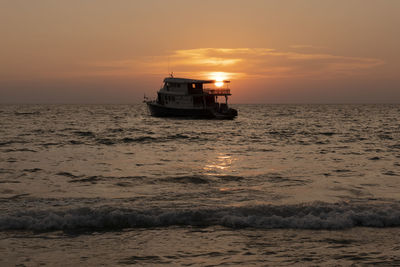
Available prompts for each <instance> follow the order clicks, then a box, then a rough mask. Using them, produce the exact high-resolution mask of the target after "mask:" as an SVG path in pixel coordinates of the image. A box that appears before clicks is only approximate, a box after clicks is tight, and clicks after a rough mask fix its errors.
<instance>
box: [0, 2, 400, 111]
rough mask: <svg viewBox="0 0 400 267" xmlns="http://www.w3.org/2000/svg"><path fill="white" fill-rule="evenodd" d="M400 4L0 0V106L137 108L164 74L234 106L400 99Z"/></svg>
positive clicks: (379, 101) (395, 100)
mask: <svg viewBox="0 0 400 267" xmlns="http://www.w3.org/2000/svg"><path fill="white" fill-rule="evenodd" d="M398 14H400V1H398V0H380V1H376V0H324V1H320V0H293V1H288V0H276V1H268V0H266V1H261V0H260V1H258V0H250V1H241V0H212V1H211V0H202V1H200V0H199V1H195V0H192V1H191V0H170V1H165V0H138V1H130V0H116V1H108V0H87V1H82V0H69V1H52V0H39V1H22V0H0V36H1V39H0V40H1V42H0V48H1V49H0V103H139V102H140V101H142V100H143V95H144V94H146V95H147V96H153V97H154V96H155V95H156V91H157V90H158V89H159V88H160V86H161V84H162V80H163V78H164V77H166V76H168V74H169V72H171V71H172V72H173V73H174V75H175V76H176V77H186V78H199V79H201V78H206V79H208V78H212V76H213V73H216V72H218V73H222V74H223V76H225V77H226V78H227V79H230V80H231V84H230V87H231V90H232V94H233V95H232V97H231V103H400V75H399V70H400V53H399V47H400V34H399V26H400V16H399V15H398Z"/></svg>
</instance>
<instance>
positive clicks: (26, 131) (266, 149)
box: [0, 104, 400, 266]
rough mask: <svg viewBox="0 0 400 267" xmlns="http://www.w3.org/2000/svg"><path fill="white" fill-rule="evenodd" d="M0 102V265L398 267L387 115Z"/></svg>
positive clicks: (398, 150) (396, 174) (397, 214)
mask: <svg viewBox="0 0 400 267" xmlns="http://www.w3.org/2000/svg"><path fill="white" fill-rule="evenodd" d="M235 108H237V109H238V111H239V116H238V118H237V119H235V120H231V121H220V120H190V119H172V118H164V119H162V118H154V117H151V116H149V114H148V112H147V110H146V107H145V106H144V104H138V105H2V106H0V256H1V257H0V265H1V266H15V265H18V266H38V265H49V266H70V265H78V266H82V265H91V266H98V265H111V266H116V265H121V266H125V265H139V266H140V265H141V266H160V265H173V266H220V265H227V266H249V265H255V266H277V265H300V266H301V265H314V266H317V265H328V266H337V265H351V264H356V265H384V266H387V265H400V120H399V118H400V105H236V106H235Z"/></svg>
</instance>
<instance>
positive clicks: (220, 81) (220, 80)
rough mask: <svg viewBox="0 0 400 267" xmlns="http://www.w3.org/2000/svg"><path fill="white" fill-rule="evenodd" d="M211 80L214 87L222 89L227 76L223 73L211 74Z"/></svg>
mask: <svg viewBox="0 0 400 267" xmlns="http://www.w3.org/2000/svg"><path fill="white" fill-rule="evenodd" d="M210 77H211V79H213V80H214V81H215V82H214V84H215V86H216V87H222V86H223V85H224V81H225V80H226V79H227V74H226V73H224V72H213V73H211V74H210Z"/></svg>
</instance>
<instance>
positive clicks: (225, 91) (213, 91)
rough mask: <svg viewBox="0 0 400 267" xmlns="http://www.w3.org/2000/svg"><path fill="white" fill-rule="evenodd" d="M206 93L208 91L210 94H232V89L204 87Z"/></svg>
mask: <svg viewBox="0 0 400 267" xmlns="http://www.w3.org/2000/svg"><path fill="white" fill-rule="evenodd" d="M203 92H204V93H207V94H209V95H230V94H231V89H227V88H224V89H208V88H204V89H203Z"/></svg>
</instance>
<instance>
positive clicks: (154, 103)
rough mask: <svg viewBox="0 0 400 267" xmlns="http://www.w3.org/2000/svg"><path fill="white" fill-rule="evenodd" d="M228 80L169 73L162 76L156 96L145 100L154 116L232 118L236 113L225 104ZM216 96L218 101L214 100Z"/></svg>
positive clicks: (228, 94) (227, 94)
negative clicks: (184, 76) (154, 98)
mask: <svg viewBox="0 0 400 267" xmlns="http://www.w3.org/2000/svg"><path fill="white" fill-rule="evenodd" d="M229 83H230V81H228V80H223V81H216V80H196V79H187V78H175V77H173V76H172V75H171V77H167V78H165V79H164V83H163V86H162V87H161V88H160V90H159V91H158V92H157V99H156V100H147V99H145V102H146V104H147V107H148V109H149V111H150V114H151V115H152V116H155V117H190V118H204V119H234V118H235V117H236V116H237V115H238V113H237V110H236V109H233V108H229V106H228V96H230V95H231V91H230V89H229V87H228V84H229ZM213 85H214V86H213ZM207 86H208V87H207ZM220 98H222V99H223V100H222V102H219V101H218V100H219V99H220Z"/></svg>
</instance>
